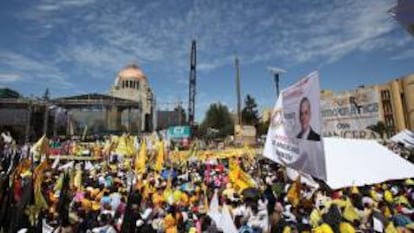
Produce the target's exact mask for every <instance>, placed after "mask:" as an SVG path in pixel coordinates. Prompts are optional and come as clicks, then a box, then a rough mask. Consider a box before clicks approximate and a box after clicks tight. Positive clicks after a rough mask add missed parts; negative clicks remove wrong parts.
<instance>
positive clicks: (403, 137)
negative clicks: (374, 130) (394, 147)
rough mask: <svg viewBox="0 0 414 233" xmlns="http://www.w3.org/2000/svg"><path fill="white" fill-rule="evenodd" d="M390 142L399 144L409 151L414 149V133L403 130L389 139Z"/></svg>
mask: <svg viewBox="0 0 414 233" xmlns="http://www.w3.org/2000/svg"><path fill="white" fill-rule="evenodd" d="M390 140H391V141H393V142H395V143H401V144H403V145H404V146H405V147H407V148H409V149H413V148H414V132H413V131H410V130H408V129H404V130H403V131H401V132H399V133H397V134H396V135H394V136H393V137H392V138H390Z"/></svg>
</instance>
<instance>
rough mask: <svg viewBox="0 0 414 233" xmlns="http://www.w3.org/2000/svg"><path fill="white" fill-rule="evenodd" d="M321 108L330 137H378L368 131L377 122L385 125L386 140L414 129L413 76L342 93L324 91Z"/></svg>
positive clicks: (324, 124) (325, 134)
mask: <svg viewBox="0 0 414 233" xmlns="http://www.w3.org/2000/svg"><path fill="white" fill-rule="evenodd" d="M321 109H322V110H321V115H322V120H323V131H324V132H323V134H324V136H327V137H329V136H339V137H345V138H378V137H379V136H380V135H378V134H377V133H375V132H374V131H372V130H370V129H369V128H370V127H371V126H373V125H376V124H377V123H378V122H383V123H384V124H385V127H386V128H387V129H386V132H385V136H386V137H390V136H391V135H393V134H395V133H397V132H399V131H401V130H403V129H410V130H414V74H409V75H406V76H403V77H401V78H398V79H394V80H391V81H390V82H388V83H385V84H380V85H373V86H368V87H365V86H360V87H358V88H356V89H354V90H349V91H345V92H342V93H334V92H332V91H330V90H323V91H321Z"/></svg>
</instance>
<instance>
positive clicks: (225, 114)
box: [199, 103, 234, 138]
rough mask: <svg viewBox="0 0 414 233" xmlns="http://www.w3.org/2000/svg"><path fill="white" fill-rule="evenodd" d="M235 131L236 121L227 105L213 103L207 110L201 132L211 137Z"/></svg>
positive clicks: (202, 134)
mask: <svg viewBox="0 0 414 233" xmlns="http://www.w3.org/2000/svg"><path fill="white" fill-rule="evenodd" d="M233 132H234V123H233V120H232V118H231V115H230V112H229V110H228V108H227V106H225V105H223V104H221V103H213V104H211V105H210V107H209V108H208V110H207V112H206V116H205V118H204V120H203V122H202V123H201V125H200V129H199V134H200V135H201V136H209V137H214V138H216V137H221V138H222V137H225V136H227V135H231V134H233Z"/></svg>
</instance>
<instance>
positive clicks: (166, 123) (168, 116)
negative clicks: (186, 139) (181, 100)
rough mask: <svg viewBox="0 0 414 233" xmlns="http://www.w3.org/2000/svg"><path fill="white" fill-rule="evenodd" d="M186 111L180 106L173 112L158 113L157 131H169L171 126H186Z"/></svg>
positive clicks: (159, 111) (163, 111)
mask: <svg viewBox="0 0 414 233" xmlns="http://www.w3.org/2000/svg"><path fill="white" fill-rule="evenodd" d="M186 122H187V121H186V114H185V110H184V108H183V107H182V106H181V105H178V106H177V107H175V108H174V109H173V110H158V111H157V128H156V129H157V130H162V129H167V128H168V127H171V126H180V125H185V124H186Z"/></svg>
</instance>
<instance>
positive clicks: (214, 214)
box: [207, 190, 221, 226]
mask: <svg viewBox="0 0 414 233" xmlns="http://www.w3.org/2000/svg"><path fill="white" fill-rule="evenodd" d="M207 214H208V216H209V217H210V218H211V219H213V221H214V222H215V223H216V225H217V226H219V225H220V215H221V214H220V212H219V201H218V195H217V190H215V191H214V195H213V198H212V199H211V201H210V206H209V207H208V213H207Z"/></svg>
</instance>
